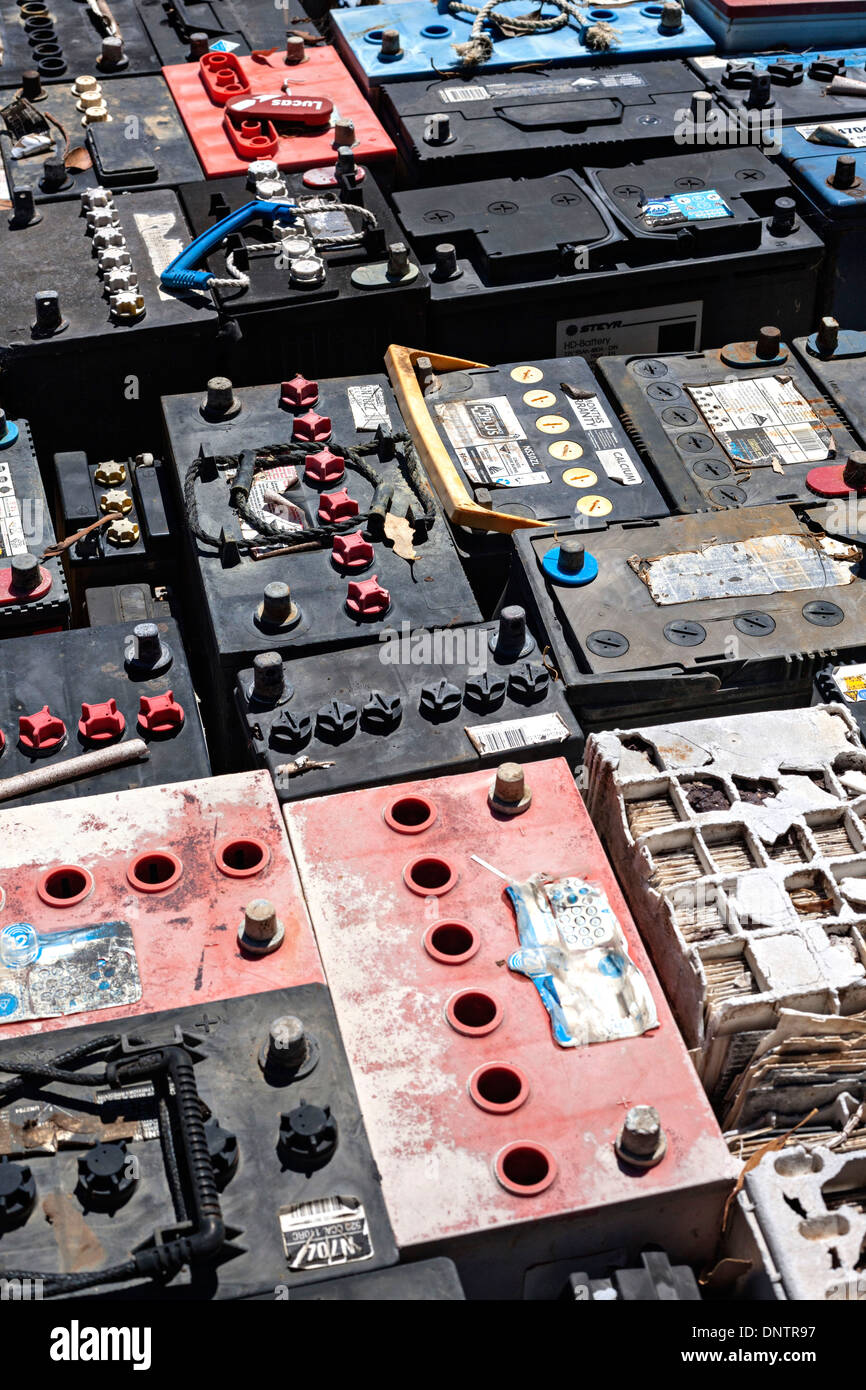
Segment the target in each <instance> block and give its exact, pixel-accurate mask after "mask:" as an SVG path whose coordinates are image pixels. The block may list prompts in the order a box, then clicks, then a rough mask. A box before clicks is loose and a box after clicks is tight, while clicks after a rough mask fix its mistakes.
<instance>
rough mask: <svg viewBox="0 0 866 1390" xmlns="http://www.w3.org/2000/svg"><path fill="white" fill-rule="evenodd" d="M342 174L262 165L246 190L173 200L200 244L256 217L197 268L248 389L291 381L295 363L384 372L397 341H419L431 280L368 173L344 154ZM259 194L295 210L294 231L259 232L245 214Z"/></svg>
mask: <svg viewBox="0 0 866 1390" xmlns="http://www.w3.org/2000/svg"><path fill="white" fill-rule="evenodd" d="M342 164H344V165H345V169H343V168H342V167H340V166H338V172H339V181H338V174H337V173H335V171H333V170H331V169H310V170H308V171H307V172H306V173H305V174H304V175H303V176H301V175H300V174H292V175H285V176H283V175H280V174H279V172H278V171H277V167H276V165H275V164H274V163H273V161H268V160H260V161H258V162H257V163H256V164H254V165H252V166H251V170H250V174H249V176H248V178H247V179H246V180H244V179H240V178H238V179H213V180H209V181H207V182H199V183H194V184H189V185H186V186H185V187H183V188H181V189H180V199H181V202H182V204H183V206H184V209H185V211H186V214H187V217H188V218H189V222H190V225H191V227H192V229H193V233H194V234H195V236H196V237H200V236H202V235H206V236H207V237H208V238H210V237H211V236H213V237H214V238H218V231H219V224H220V223H221V222H224V221H225V219H226V218H229V217H232V214H236V213H238V212H239V210H240V209H242V208H245V207H249V208H250V209H251V214H250V221H249V222H248V223H247V224H246V225H245V226H243V227H240V228H238V227H236V225H235V222H236V219H235V218H233V217H232V221H231V222H229V223H227V224H226V225H227V227H229V229H230V230H229V232H228V234H227V235H226V236H225V237H224V238H221V239H218V240H217V241H216V244H215V245H214V249H213V250H212V251H211V252H209V254H207V255H206V256H205V257H204V260H203V265H204V267H206V268H207V269H208V270H209V271H211V272H212V273H213V276H214V280H215V285H214V289H213V294H214V296H215V298H216V301H217V304H218V307H219V309H220V312H221V314H222V315H223V316H225V317H228V316H230V317H231V318H232V319H234V321H235V322H236V324H237V326H238V331H239V333H240V334H241V341H240V342H239V344H238V345H237V350H236V361H237V362H238V366H237V368H236V369H235V375H236V376H239V375H240V374H241V373H242V374H243V379H244V380H246V381H251V382H256V383H258V382H261V381H268V380H270V379H271V378H272V377H273V376H274V374H275V373H277V372H282V371H286V372H288V373H289V374H292V372H293V371H294V367H295V363H296V362H297V361H298V360H299V359H300V356H301V353H302V352H303V353H304V354H305V355H307V356H308V359H309V360H310V361H314V362H315V363H316V369H317V371H318V372H319V373H320V374H325V373H328V374H331V373H333V374H335V375H337V374H339V373H341V372H351V371H354V370H355V369H356V368H357V366H358V364H359V363H365V362H370V363H372V362H376V361H380V360H381V359H382V357H383V355H384V353H385V350H386V349H387V347H388V344H389V343H391V342H393V341H394V339H395V337H396V338H399V337H400V336H401V334H402V335H403V338H404V340H407V341H410V342H414V341H416V340H417V338H418V335H420V334H422V333H423V332H424V328H425V323H426V313H427V302H428V298H429V287H428V283H427V278H426V276H425V275H423V274H422V273H421V271H420V269H419V267H418V264H417V262H416V261H415V258H414V257H413V256H411V255H410V254H409V253H408V252H407V248H406V246H405V244H404V242H403V235H402V232H401V231H400V229H399V227H398V226H397V222H396V219H395V217H394V214H393V213H392V212H391V210H390V208H389V207H388V204H387V202H386V200H385V198H384V196H383V194H382V193H381V191H380V189H379V188H378V186H377V184H376V181H375V179H374V178H373V176H372V174H370V173H368V172H367V171H366V170H365V169H363V168H362V167H361V166H360V165H356V164H355V162H354V157H353V156H351V155H346V154H345V153H344V155H343V158H342ZM260 189H261V190H263V192H264V194H265V195H266V196H267V197H268V199H270V200H272V201H273V200H276V201H278V202H280V203H283V202H286V201H288V202H290V203H292V204H295V205H296V206H297V209H298V211H297V214H296V219H295V221H294V223H292V224H288V223H283V224H280V225H272V226H270V227H267V226H264V227H263V225H262V222H261V219H257V218H256V216H255V213H254V211H253V210H252V205H253V204H254V202H255V200H256V198H257V197H258V196H259V194H258V190H260ZM269 238H271V239H269ZM293 321H294V323H295V327H294V331H292V328H291V324H292V322H293Z"/></svg>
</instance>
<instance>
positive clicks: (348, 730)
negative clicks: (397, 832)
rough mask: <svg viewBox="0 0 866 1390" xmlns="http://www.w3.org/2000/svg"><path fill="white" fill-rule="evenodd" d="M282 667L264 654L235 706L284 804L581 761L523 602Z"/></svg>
mask: <svg viewBox="0 0 866 1390" xmlns="http://www.w3.org/2000/svg"><path fill="white" fill-rule="evenodd" d="M383 635H384V634H383ZM277 661H278V658H276V657H275V654H274V653H271V652H265V653H263V654H262V655H260V656H258V657H257V658H256V660H255V662H254V664H253V667H252V668H251V669H250V670H247V671H241V673H240V675H239V677H238V683H237V686H236V687H235V697H236V699H237V703H238V708H239V710H240V715H241V719H242V721H243V723H244V726H245V727H246V729H247V738H248V740H249V743H250V747H251V749H252V752H253V755H254V757H255V759H256V761H257V762H258V763H260V764H263V765H264V766H265V767H267V768H268V770H269V772H270V773H271V776H272V777H273V779H274V785H275V786H276V789H277V795H278V796H279V798H280V800H281V801H294V800H297V798H299V797H310V796H321V795H324V794H326V793H327V794H330V793H331V792H339V791H348V790H350V789H351V788H353V787H368V786H377V785H381V784H382V783H386V782H388V783H393V782H402V781H406V780H410V779H412V778H417V777H431V776H438V775H440V774H443V773H452V772H463V771H473V770H474V769H475V768H478V767H492V766H494V765H495V763H497V762H499V761H500V760H501V758H502V757H503V755H505V754H511V753H513V754H519V756H520V757H521V758H524V759H531V758H543V757H550V755H551V752H553V751H555V752H557V753H559V754H561V755H562V756H564V757H567V758H570V759H571V761H572V762H574V761H575V759H576V758H578V757H579V756H580V751H581V747H582V739H581V735H580V729H579V728H578V726H577V723H576V721H575V718H574V715H573V714H572V713H571V711H570V709H569V707H568V704H567V702H566V699H565V694H564V692H563V690H562V686H561V683H560V681H559V680H558V679H557V673H556V671H551V670H550V668H549V666H548V665H547V664H546V662H545V656H544V652H543V650H542V648H541V647H539V645H538V643H537V642H536V641H535V639H534V638H533V636H532V634H531V633H530V632H529V630H528V629H527V626H526V615H525V613H524V612H523V610H522V609H521V608H520V607H519V606H517V605H511V606H507V607H505V608H504V609H503V610H502V613H501V615H500V617H499V619H498V621H497V622H493V623H489V624H486V625H484V626H480V627H459V628H440V629H438V630H435V631H432V632H431V631H429V630H427V631H425V630H421V629H415V631H413V632H410V631H408V625H407V627H406V629H404V630H403V631H402V632H401V631H399V630H398V629H397V628H392V629H391V630H390V632H388V634H387V636H385V640H384V642H382V643H380V644H377V645H375V646H368V647H361V648H359V649H358V650H357V651H354V652H352V653H351V658H350V659H349V660H347V661H345V662H344V663H341V665H340V666H337V665H336V664H335V662H334V658H333V656H328V655H325V656H308V657H295V658H294V659H293V660H292V661H290V662H287V663H286V664H285V665H281V666H280V667H278V666H277Z"/></svg>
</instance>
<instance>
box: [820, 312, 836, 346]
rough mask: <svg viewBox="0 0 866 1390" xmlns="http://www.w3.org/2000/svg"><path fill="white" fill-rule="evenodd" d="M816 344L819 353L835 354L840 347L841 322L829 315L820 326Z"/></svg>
mask: <svg viewBox="0 0 866 1390" xmlns="http://www.w3.org/2000/svg"><path fill="white" fill-rule="evenodd" d="M815 336H816V343H817V347H818V351H819V352H826V353H828V354H829V353H833V352H835V351H836V349H837V347H838V346H839V320H838V319H834V318H830V316H829V315H828V316H827V317H826V318H823V319H822V320H821V322H820V323H819V324H818V332H817V334H816V335H815Z"/></svg>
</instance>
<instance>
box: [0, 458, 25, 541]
mask: <svg viewBox="0 0 866 1390" xmlns="http://www.w3.org/2000/svg"><path fill="white" fill-rule="evenodd" d="M26 552H27V542H26V541H25V539H24V527H23V525H22V524H21V507H20V504H19V502H18V498H17V497H16V496H15V487H14V484H13V482H12V473H11V471H10V468H9V464H8V463H6V462H5V461H0V555H3V556H8V555H24V554H26Z"/></svg>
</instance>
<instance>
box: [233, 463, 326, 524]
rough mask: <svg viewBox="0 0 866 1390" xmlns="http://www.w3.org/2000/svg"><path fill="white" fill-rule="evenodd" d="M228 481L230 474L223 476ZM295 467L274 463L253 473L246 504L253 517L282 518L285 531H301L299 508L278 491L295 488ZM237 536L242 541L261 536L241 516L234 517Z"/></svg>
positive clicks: (278, 519) (270, 519) (280, 519)
mask: <svg viewBox="0 0 866 1390" xmlns="http://www.w3.org/2000/svg"><path fill="white" fill-rule="evenodd" d="M227 476H228V480H229V481H231V479H232V478H233V477H234V474H231V475H227ZM297 484H298V474H297V470H296V469H295V468H293V467H292V466H291V464H288V465H285V464H281V465H278V466H277V467H276V468H266V469H262V471H261V472H260V473H257V474H256V475H255V478H254V479H253V485H252V487H251V488H250V494H249V501H248V506H249V509H250V511H251V512H252V513H253V514H254V515H255V516H260V517H262V518H263V520H265V521H283V522H285V523H286V531H287V532H288V531H301V530H303V528H304V526H305V525H306V517H305V516H304V513H303V511H302V510H301V508H300V507H298V506H296V505H295V503H294V502H290V501H289V499H288V498H287V497H284V496H283V495H282V494H283V493H284V492H285V491H286V489H287V488H291V487H297ZM238 521H239V524H240V528H241V535H242V536H243V538H244V540H246V541H260V540H261V539H262V536H261V533H260V532H259V531H254V530H253V528H252V526H250V525H249V523H248V522H246V521H244V520H243V518H242V517H239V518H238Z"/></svg>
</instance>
